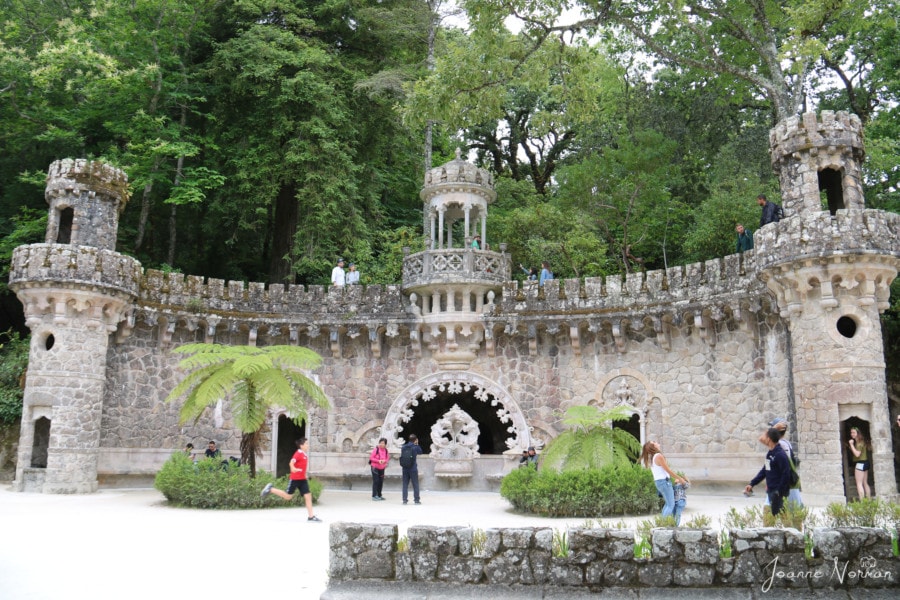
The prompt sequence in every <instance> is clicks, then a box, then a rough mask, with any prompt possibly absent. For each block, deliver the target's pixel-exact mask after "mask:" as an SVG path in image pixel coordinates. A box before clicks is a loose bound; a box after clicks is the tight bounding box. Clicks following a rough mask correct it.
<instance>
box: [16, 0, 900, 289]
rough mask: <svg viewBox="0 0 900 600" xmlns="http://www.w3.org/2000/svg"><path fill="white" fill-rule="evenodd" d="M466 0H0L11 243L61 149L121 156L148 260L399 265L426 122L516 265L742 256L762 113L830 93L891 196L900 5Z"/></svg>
mask: <svg viewBox="0 0 900 600" xmlns="http://www.w3.org/2000/svg"><path fill="white" fill-rule="evenodd" d="M462 4H463V6H464V7H465V8H466V10H467V11H468V18H469V22H470V23H471V25H472V27H471V28H469V29H467V30H465V31H463V30H461V29H458V28H455V27H454V26H453V25H452V24H451V23H459V21H458V20H456V21H449V20H445V19H443V18H442V17H443V16H444V15H443V14H440V13H438V12H437V11H440V10H442V3H441V2H428V3H426V2H419V1H417V0H388V1H383V0H382V1H377V2H376V1H374V0H363V1H362V2H353V3H351V2H347V1H346V0H338V1H336V2H328V3H324V4H323V3H316V2H309V1H308V0H240V1H230V2H222V1H221V0H199V1H193V0H192V1H190V2H189V1H187V0H165V1H164V0H136V1H134V2H119V1H118V0H84V1H79V2H63V1H61V0H14V1H11V2H4V3H2V4H0V22H2V23H3V27H2V28H0V123H2V125H3V127H2V128H0V236H2V237H5V236H8V235H10V234H12V233H13V232H16V235H15V237H14V238H13V240H10V241H9V242H8V243H7V244H6V245H5V246H4V248H5V247H6V246H11V245H14V244H15V243H19V242H25V241H32V240H33V239H34V236H33V235H31V234H32V233H35V232H37V233H40V231H41V230H42V228H43V225H42V221H41V219H43V214H44V212H45V210H46V207H45V203H44V202H43V199H42V189H41V188H42V185H43V173H45V172H46V168H47V165H48V164H49V163H50V162H51V161H52V160H54V159H59V158H67V157H76V158H78V157H87V158H100V159H103V160H107V161H109V162H111V163H112V164H114V165H116V166H119V167H121V168H123V169H125V171H126V172H127V173H128V176H129V178H130V181H131V184H132V186H131V192H132V199H131V201H130V205H129V206H128V208H127V209H126V210H125V212H124V213H123V216H122V222H121V226H120V235H119V250H120V251H124V252H127V253H131V254H133V255H134V256H135V257H137V258H138V259H139V260H141V262H142V263H143V264H144V265H145V266H146V267H160V266H163V265H168V266H169V267H170V268H174V269H177V270H179V271H181V272H184V273H195V274H204V275H208V276H211V277H221V278H226V279H238V280H241V279H242V280H253V281H270V282H283V281H298V282H302V283H326V282H327V281H328V273H329V271H330V268H331V267H332V266H333V263H334V260H335V258H336V257H337V256H338V255H343V256H344V257H346V258H348V259H350V260H354V261H355V262H356V263H357V264H358V265H359V267H360V272H361V273H362V281H363V283H396V282H397V280H398V278H399V265H398V264H397V263H398V260H399V257H400V256H401V254H400V253H399V252H398V251H399V248H401V247H402V246H404V245H409V246H411V247H414V248H415V247H416V246H420V244H421V234H422V232H421V213H420V207H421V204H420V200H419V198H418V196H417V192H418V188H419V185H420V182H421V177H422V172H423V167H424V164H423V160H422V157H423V154H425V150H424V149H423V143H422V142H423V138H424V135H423V132H424V130H425V128H426V127H430V126H433V127H432V129H433V131H434V136H433V138H431V139H432V143H431V146H430V147H429V148H428V149H427V150H428V153H433V154H434V163H435V164H437V163H440V162H442V161H444V160H447V159H449V158H451V157H452V156H453V150H454V147H455V146H456V145H460V146H462V147H464V148H465V149H468V150H469V151H471V155H472V156H475V157H476V159H477V160H478V161H479V162H480V163H481V165H482V166H484V167H486V168H489V169H490V170H491V171H493V172H494V173H495V174H496V175H497V177H498V190H499V192H500V196H499V199H498V202H497V203H496V205H495V206H494V207H493V208H492V211H491V215H490V217H489V219H490V220H489V224H488V229H489V235H488V237H489V240H490V241H491V242H492V243H496V242H506V243H508V244H509V245H510V249H511V252H512V255H513V260H514V261H515V262H516V263H519V262H521V263H523V264H526V265H528V266H533V265H537V264H539V262H540V261H541V260H548V259H549V260H550V261H551V264H552V268H553V270H554V271H555V272H556V274H557V276H559V277H571V276H593V275H602V274H607V273H614V272H621V271H625V270H631V269H640V268H659V267H665V266H671V265H674V264H680V263H684V262H686V261H693V260H702V259H708V258H712V257H714V256H717V255H721V254H722V253H724V252H729V251H730V250H731V244H730V241H731V240H732V239H733V237H734V236H733V232H734V224H735V222H736V221H745V222H748V224H749V225H751V226H752V225H753V220H754V217H755V216H756V215H757V212H756V210H757V209H756V206H755V204H754V203H753V198H754V197H755V195H756V194H757V193H759V192H760V191H765V192H768V193H769V194H770V197H772V198H775V199H777V193H773V192H777V187H778V186H777V183H776V181H775V179H774V178H773V176H772V172H771V167H770V166H769V164H768V161H767V157H766V151H767V136H766V132H767V130H768V128H769V127H771V126H772V125H773V124H774V122H775V121H776V120H777V119H779V118H782V117H783V116H786V115H788V114H794V113H795V112H796V111H797V110H807V109H810V108H816V102H818V105H819V106H818V107H820V108H828V109H842V110H851V111H853V112H856V113H857V114H858V115H860V117H861V118H862V119H863V121H864V123H865V124H866V135H867V150H868V156H869V160H868V161H867V163H866V165H865V168H866V177H865V185H866V188H867V189H866V195H867V198H868V199H869V202H870V204H872V205H873V206H877V207H883V208H887V209H889V210H896V209H897V208H898V207H900V199H898V198H900V195H898V181H900V159H898V155H900V152H898V146H897V144H898V143H900V142H898V139H900V110H898V108H897V107H898V102H897V101H898V99H900V79H898V77H897V73H898V72H900V69H898V68H897V65H898V61H900V51H898V50H897V48H898V47H900V45H898V44H897V30H898V28H897V22H896V19H897V15H896V10H892V9H893V8H895V7H894V6H893V3H892V2H890V1H889V0H840V1H838V2H834V3H829V8H828V10H823V5H822V3H820V2H813V1H812V0H792V1H791V2H788V3H763V2H762V1H761V0H752V1H751V2H749V3H722V4H721V5H717V8H716V9H715V10H711V11H709V12H706V9H704V8H703V6H704V4H705V3H702V2H698V1H695V0H691V1H687V2H683V3H679V4H678V5H677V6H676V5H674V4H671V3H657V2H650V1H645V0H616V1H615V2H607V3H600V4H592V3H585V2H576V3H574V5H575V6H577V7H578V8H580V9H581V10H582V11H583V13H584V17H585V18H584V19H582V20H579V21H578V22H577V24H573V23H569V24H567V23H566V22H565V16H566V14H565V13H563V14H562V16H561V15H560V12H561V11H562V10H563V9H564V8H565V7H568V6H569V4H566V5H562V4H558V3H548V2H528V3H523V2H521V1H519V0H468V1H467V2H464V3H462ZM754 10H755V11H757V12H756V13H754V12H753V11H754ZM511 13H516V14H518V15H527V16H528V17H529V19H531V20H530V21H528V22H522V21H519V24H520V25H521V27H520V28H519V29H518V30H517V31H516V32H511V31H510V30H509V29H508V28H507V27H506V26H505V24H506V23H507V17H508V16H509V15H510V14H511ZM754 15H756V16H754ZM759 15H764V16H765V20H764V21H762V22H760V21H758V19H757V17H759ZM650 22H653V23H655V25H654V26H653V27H650V26H647V25H646V24H647V23H650ZM706 31H709V32H712V33H714V34H710V35H708V36H707V35H706V33H705V32H706ZM581 34H588V35H581ZM773 53H774V54H773ZM648 55H649V56H653V57H654V58H655V59H656V60H658V61H659V62H657V63H651V62H649V61H648V60H647V56H648ZM773 56H774V57H775V58H776V59H777V60H773ZM715 57H718V58H715ZM432 66H433V68H432ZM519 184H521V185H519ZM526 232H527V235H523V234H525V233H526ZM38 239H39V238H38Z"/></svg>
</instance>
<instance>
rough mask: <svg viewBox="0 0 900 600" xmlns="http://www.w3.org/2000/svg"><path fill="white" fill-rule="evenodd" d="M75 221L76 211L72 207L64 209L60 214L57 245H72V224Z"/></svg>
mask: <svg viewBox="0 0 900 600" xmlns="http://www.w3.org/2000/svg"><path fill="white" fill-rule="evenodd" d="M74 220H75V210H74V209H72V207H69V208H64V209H63V210H61V211H60V213H59V230H58V231H57V234H56V243H57V244H71V243H72V222H73V221H74Z"/></svg>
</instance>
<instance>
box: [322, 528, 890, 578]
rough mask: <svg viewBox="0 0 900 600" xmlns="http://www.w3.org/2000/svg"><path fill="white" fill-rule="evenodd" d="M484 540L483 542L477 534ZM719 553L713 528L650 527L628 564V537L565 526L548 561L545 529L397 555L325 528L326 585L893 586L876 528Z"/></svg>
mask: <svg viewBox="0 0 900 600" xmlns="http://www.w3.org/2000/svg"><path fill="white" fill-rule="evenodd" d="M482 534H483V535H482ZM729 535H730V539H731V547H732V556H731V557H729V558H721V557H720V556H719V540H718V535H717V532H716V531H714V530H712V529H654V530H652V532H651V540H650V541H651V548H652V557H651V558H635V556H634V546H635V532H634V531H633V530H628V529H601V528H596V529H569V530H568V532H567V538H568V545H569V553H568V556H566V557H559V556H554V548H553V537H554V530H553V529H551V528H549V527H523V528H510V529H489V530H487V531H484V532H478V534H477V535H476V530H474V529H472V528H471V527H430V526H413V527H410V528H409V530H408V535H407V538H408V542H409V544H408V549H407V550H405V551H403V552H398V551H397V540H398V528H397V525H377V524H361V523H335V524H333V525H332V526H331V530H330V536H329V545H330V558H329V563H330V568H329V576H330V579H329V584H330V585H336V584H340V583H341V582H347V581H371V582H380V583H384V582H393V583H397V584H403V583H406V582H423V583H442V584H447V585H454V584H457V585H463V584H466V585H476V586H477V585H484V586H491V585H507V586H509V585H516V586H546V587H553V588H559V587H572V588H573V590H574V588H588V589H594V588H603V587H628V588H661V587H676V588H677V587H691V588H698V587H741V588H746V587H747V586H753V587H755V586H756V585H759V586H760V588H761V589H762V591H764V592H765V591H768V590H769V589H772V588H790V589H792V590H818V589H847V588H853V587H865V588H886V587H890V588H894V587H900V558H898V557H896V556H894V555H893V550H892V546H891V537H890V535H889V534H888V533H886V532H885V531H884V530H881V529H867V528H842V529H827V528H819V529H815V530H814V531H813V532H812V535H811V544H812V558H808V557H807V553H806V547H805V546H806V540H805V539H804V536H803V534H801V533H800V532H799V531H797V530H795V529H777V528H764V529H746V530H731V531H730V532H729Z"/></svg>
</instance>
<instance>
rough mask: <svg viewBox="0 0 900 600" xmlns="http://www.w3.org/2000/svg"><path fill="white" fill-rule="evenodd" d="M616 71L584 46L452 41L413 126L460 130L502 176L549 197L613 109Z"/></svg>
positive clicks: (500, 35)
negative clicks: (594, 123)
mask: <svg viewBox="0 0 900 600" xmlns="http://www.w3.org/2000/svg"><path fill="white" fill-rule="evenodd" d="M618 81H619V79H618V71H617V69H616V68H615V67H614V65H612V63H611V62H610V61H609V60H608V59H607V58H606V57H605V56H604V54H603V53H602V52H601V51H599V50H598V49H596V48H592V47H590V46H588V45H586V44H584V43H582V41H579V40H572V41H567V42H565V43H562V42H560V43H552V44H550V43H548V44H546V45H543V46H541V47H538V48H533V47H532V46H531V40H530V39H529V38H527V37H522V36H518V35H513V34H511V33H509V32H508V31H499V32H495V31H491V32H490V33H488V34H486V35H481V34H480V33H478V32H475V33H474V34H472V35H468V36H452V37H450V39H449V40H448V47H447V49H446V51H445V52H444V53H443V54H441V55H440V56H439V57H438V60H437V66H436V68H435V70H434V71H433V72H432V73H431V74H430V75H429V76H428V77H426V78H424V79H421V80H419V81H417V82H416V84H415V86H414V87H413V90H412V94H411V97H410V99H409V101H408V102H407V105H406V107H405V114H406V117H407V119H408V120H409V121H410V122H413V123H420V122H423V121H425V120H428V121H430V122H441V124H442V125H443V127H445V128H447V129H448V130H450V131H456V130H461V131H462V135H463V137H464V138H465V139H466V140H467V146H468V148H470V149H474V150H477V151H478V153H479V155H480V157H481V159H482V160H483V161H484V162H485V163H486V164H488V165H490V166H491V168H492V170H493V171H494V172H495V173H497V174H498V175H508V176H511V177H512V178H513V179H516V180H527V181H530V182H531V183H532V184H533V185H534V187H535V189H536V190H537V191H538V193H540V194H542V195H546V194H547V193H548V192H549V186H550V185H551V182H552V179H553V174H554V172H555V170H556V168H557V167H558V166H559V164H560V163H561V162H562V160H563V159H564V158H565V156H566V155H567V153H568V152H569V151H570V148H571V147H572V145H573V143H575V140H576V138H577V135H578V131H579V128H580V127H581V126H582V125H583V124H584V123H585V122H586V121H588V120H596V119H597V115H598V114H600V113H602V112H603V111H605V110H608V108H607V106H606V105H605V104H606V103H607V102H609V99H610V97H614V96H615V94H616V93H617V92H618V85H617V84H618Z"/></svg>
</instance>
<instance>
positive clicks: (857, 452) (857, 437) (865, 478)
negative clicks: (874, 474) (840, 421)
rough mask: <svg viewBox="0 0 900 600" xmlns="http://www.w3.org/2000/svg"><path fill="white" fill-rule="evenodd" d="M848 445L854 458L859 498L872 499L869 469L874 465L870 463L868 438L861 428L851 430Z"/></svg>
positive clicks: (854, 472)
mask: <svg viewBox="0 0 900 600" xmlns="http://www.w3.org/2000/svg"><path fill="white" fill-rule="evenodd" d="M847 445H848V446H850V453H851V454H852V455H853V457H852V458H851V459H850V460H852V461H853V475H854V477H855V478H856V493H857V494H858V495H859V498H860V499H862V498H871V497H872V490H871V489H869V468H871V466H872V463H871V462H870V461H869V452H870V450H869V448H870V445H869V440H867V439H866V436H865V435H863V432H862V431H860V430H859V427H853V428H852V429H850V441H849V442H847Z"/></svg>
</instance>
